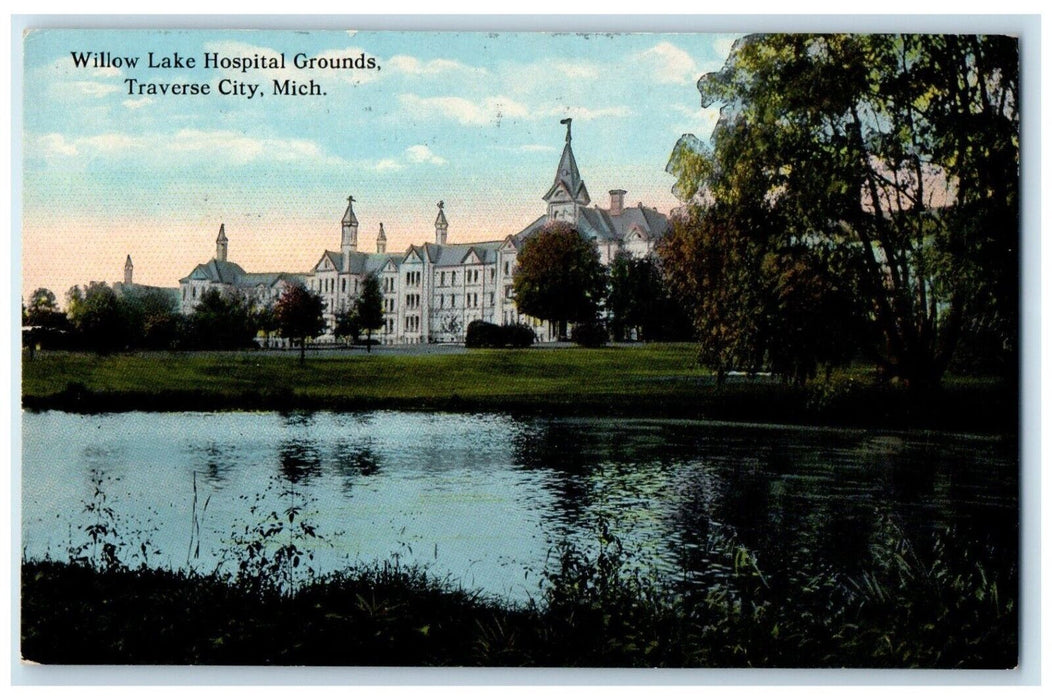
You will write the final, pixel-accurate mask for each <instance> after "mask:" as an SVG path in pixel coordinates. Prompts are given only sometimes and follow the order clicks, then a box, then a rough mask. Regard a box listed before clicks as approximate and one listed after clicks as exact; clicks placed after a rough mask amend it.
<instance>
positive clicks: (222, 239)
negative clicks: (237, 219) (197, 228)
mask: <svg viewBox="0 0 1052 700" xmlns="http://www.w3.org/2000/svg"><path fill="white" fill-rule="evenodd" d="M226 240H227V237H226V224H219V235H218V236H217V237H216V243H224V242H226Z"/></svg>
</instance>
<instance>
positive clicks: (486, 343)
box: [464, 321, 504, 348]
mask: <svg viewBox="0 0 1052 700" xmlns="http://www.w3.org/2000/svg"><path fill="white" fill-rule="evenodd" d="M503 336H504V334H503V333H502V332H501V328H500V326H498V325H497V324H495V323H487V322H486V321H472V322H471V323H469V324H468V332H467V335H466V336H465V338H464V347H468V348H500V347H504V337H503Z"/></svg>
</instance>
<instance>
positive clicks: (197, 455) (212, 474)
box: [190, 441, 238, 488]
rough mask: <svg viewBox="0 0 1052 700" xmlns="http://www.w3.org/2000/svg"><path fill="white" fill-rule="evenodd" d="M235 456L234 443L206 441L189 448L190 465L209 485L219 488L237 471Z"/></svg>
mask: <svg viewBox="0 0 1052 700" xmlns="http://www.w3.org/2000/svg"><path fill="white" fill-rule="evenodd" d="M236 458H237V448H236V447H235V446H234V445H232V444H229V443H219V442H214V441H213V442H207V443H205V444H203V445H198V446H194V447H193V448H192V449H191V453H190V466H191V470H192V471H193V472H195V473H197V474H200V475H201V477H202V478H203V479H204V481H205V483H207V484H208V485H209V486H212V487H214V488H220V487H222V486H224V485H225V484H226V483H227V481H229V479H230V477H231V475H233V474H235V473H236V472H237V468H238V462H237V459H236Z"/></svg>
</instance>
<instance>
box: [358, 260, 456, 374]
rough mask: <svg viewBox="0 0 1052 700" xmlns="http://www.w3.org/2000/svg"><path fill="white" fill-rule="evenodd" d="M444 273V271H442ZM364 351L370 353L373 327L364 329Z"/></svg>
mask: <svg viewBox="0 0 1052 700" xmlns="http://www.w3.org/2000/svg"><path fill="white" fill-rule="evenodd" d="M443 274H445V273H443ZM365 352H367V353H369V354H372V352H373V329H372V328H369V329H368V330H366V331H365Z"/></svg>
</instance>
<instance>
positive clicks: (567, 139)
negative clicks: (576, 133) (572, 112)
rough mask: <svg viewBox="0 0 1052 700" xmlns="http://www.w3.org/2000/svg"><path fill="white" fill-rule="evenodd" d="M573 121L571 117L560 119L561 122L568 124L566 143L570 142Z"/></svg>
mask: <svg viewBox="0 0 1052 700" xmlns="http://www.w3.org/2000/svg"><path fill="white" fill-rule="evenodd" d="M572 121H573V119H572V118H571V117H567V118H566V119H560V120H559V123H560V124H565V125H566V143H570V122H572Z"/></svg>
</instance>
